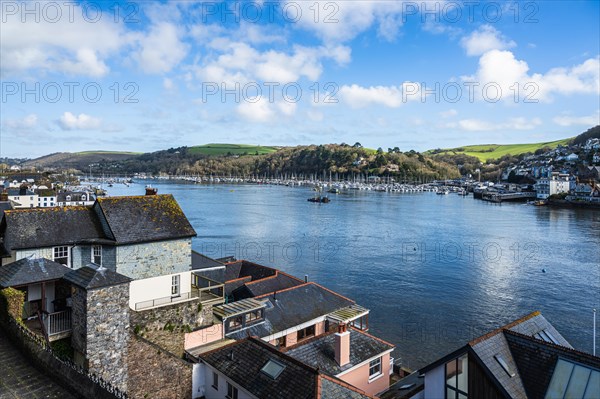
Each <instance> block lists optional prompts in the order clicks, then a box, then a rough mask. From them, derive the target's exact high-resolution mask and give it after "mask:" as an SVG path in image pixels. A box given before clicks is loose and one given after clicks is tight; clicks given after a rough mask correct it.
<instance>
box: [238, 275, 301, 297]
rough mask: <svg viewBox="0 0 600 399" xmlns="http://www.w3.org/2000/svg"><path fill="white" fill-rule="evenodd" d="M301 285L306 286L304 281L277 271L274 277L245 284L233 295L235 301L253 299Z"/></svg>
mask: <svg viewBox="0 0 600 399" xmlns="http://www.w3.org/2000/svg"><path fill="white" fill-rule="evenodd" d="M301 284H304V281H303V280H300V279H298V278H296V277H293V276H290V275H289V274H286V273H283V272H280V271H279V270H277V271H276V272H275V275H274V276H270V277H266V278H263V279H260V280H255V281H249V282H245V283H244V285H242V286H241V287H238V288H236V289H235V290H233V291H232V293H231V295H233V297H234V299H235V300H236V301H237V300H240V299H244V298H252V297H255V296H260V295H264V294H268V293H271V292H275V291H281V290H284V289H286V288H291V287H295V286H298V285H301Z"/></svg>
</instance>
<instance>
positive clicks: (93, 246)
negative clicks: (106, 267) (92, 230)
mask: <svg viewBox="0 0 600 399" xmlns="http://www.w3.org/2000/svg"><path fill="white" fill-rule="evenodd" d="M96 249H99V250H100V254H99V255H96ZM91 254H92V263H95V264H96V265H98V266H102V245H92V250H91ZM96 257H100V263H98V262H96Z"/></svg>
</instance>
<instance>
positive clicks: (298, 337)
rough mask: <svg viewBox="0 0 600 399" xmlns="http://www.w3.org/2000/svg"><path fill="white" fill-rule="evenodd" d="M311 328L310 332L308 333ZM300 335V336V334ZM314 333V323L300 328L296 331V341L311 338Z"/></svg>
mask: <svg viewBox="0 0 600 399" xmlns="http://www.w3.org/2000/svg"><path fill="white" fill-rule="evenodd" d="M310 330H312V333H310V332H311V331H310ZM301 335H302V336H301ZM315 335H316V326H315V325H314V324H312V325H310V326H308V327H304V328H301V329H300V330H298V331H296V342H300V341H304V340H305V339H309V338H312V337H314V336H315Z"/></svg>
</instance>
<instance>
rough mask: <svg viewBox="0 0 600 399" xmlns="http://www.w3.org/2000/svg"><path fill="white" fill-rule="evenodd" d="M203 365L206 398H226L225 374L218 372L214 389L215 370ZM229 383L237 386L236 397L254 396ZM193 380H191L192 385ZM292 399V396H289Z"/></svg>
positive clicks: (246, 398)
mask: <svg viewBox="0 0 600 399" xmlns="http://www.w3.org/2000/svg"><path fill="white" fill-rule="evenodd" d="M203 366H204V397H205V398H206V399H226V398H227V379H226V378H225V376H224V375H223V374H221V373H219V372H217V374H218V375H219V390H216V389H214V388H213V387H212V380H213V371H215V370H214V369H213V368H212V367H210V366H209V365H207V364H206V363H203ZM229 383H230V384H232V385H233V386H235V387H237V389H238V399H255V397H254V396H252V395H250V394H249V393H248V392H245V391H243V390H242V389H241V388H240V386H239V385H237V384H234V383H232V382H231V381H229ZM193 385H194V382H193V381H192V386H193ZM290 399H292V398H290Z"/></svg>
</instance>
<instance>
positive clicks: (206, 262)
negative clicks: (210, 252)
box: [192, 250, 225, 270]
mask: <svg viewBox="0 0 600 399" xmlns="http://www.w3.org/2000/svg"><path fill="white" fill-rule="evenodd" d="M213 267H223V269H225V264H224V263H223V262H219V261H218V260H216V259H213V258H210V257H208V256H206V255H203V254H201V253H200V252H196V251H193V250H192V270H202V269H210V268H213Z"/></svg>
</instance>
